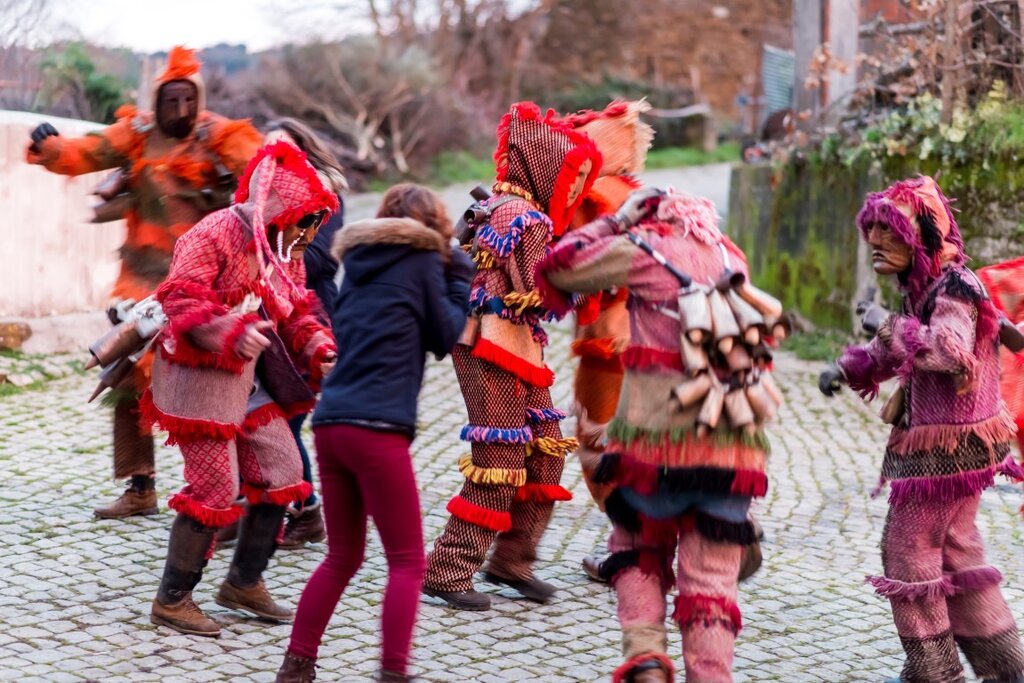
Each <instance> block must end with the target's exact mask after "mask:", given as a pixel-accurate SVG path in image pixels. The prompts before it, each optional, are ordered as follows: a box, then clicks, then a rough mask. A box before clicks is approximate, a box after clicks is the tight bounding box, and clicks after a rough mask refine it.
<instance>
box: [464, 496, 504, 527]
mask: <svg viewBox="0 0 1024 683" xmlns="http://www.w3.org/2000/svg"><path fill="white" fill-rule="evenodd" d="M448 512H450V513H451V514H452V515H454V516H456V517H458V518H459V519H461V520H463V521H464V522H469V523H470V524H476V525H477V526H480V527H483V528H484V529H490V530H491V531H498V532H501V531H508V530H509V529H511V528H512V515H510V514H509V513H507V512H497V511H496V510H489V509H487V508H485V507H480V506H479V505H476V504H475V503H470V502H469V501H468V500H466V499H465V498H463V497H462V496H455V497H454V498H452V499H451V500H450V501H448Z"/></svg>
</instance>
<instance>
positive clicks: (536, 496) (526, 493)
mask: <svg viewBox="0 0 1024 683" xmlns="http://www.w3.org/2000/svg"><path fill="white" fill-rule="evenodd" d="M515 499H516V500H519V501H530V502H533V503H553V502H555V501H564V500H572V494H571V493H569V491H567V490H566V489H565V488H563V487H561V486H559V485H558V484H524V485H523V486H520V487H519V488H518V489H516V497H515Z"/></svg>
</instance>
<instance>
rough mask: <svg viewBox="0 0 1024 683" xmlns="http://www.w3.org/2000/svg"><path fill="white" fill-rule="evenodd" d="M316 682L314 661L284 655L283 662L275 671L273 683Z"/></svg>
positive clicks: (289, 654)
mask: <svg viewBox="0 0 1024 683" xmlns="http://www.w3.org/2000/svg"><path fill="white" fill-rule="evenodd" d="M315 680H316V660H315V659H312V658H310V657H300V656H298V655H293V654H292V653H291V652H285V653H284V661H283V662H282V663H281V668H280V669H278V670H277V678H275V679H274V683H313V681H315Z"/></svg>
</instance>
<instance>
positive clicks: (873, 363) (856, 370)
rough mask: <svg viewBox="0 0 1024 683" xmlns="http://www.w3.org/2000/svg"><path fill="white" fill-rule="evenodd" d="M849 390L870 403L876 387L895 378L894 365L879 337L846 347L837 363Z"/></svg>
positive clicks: (875, 393) (876, 390) (890, 355)
mask: <svg viewBox="0 0 1024 683" xmlns="http://www.w3.org/2000/svg"><path fill="white" fill-rule="evenodd" d="M837 364H838V365H839V368H840V369H841V370H842V371H843V374H844V375H845V376H846V381H847V383H848V384H849V385H850V388H851V389H853V390H854V391H856V392H857V393H858V394H860V396H861V398H864V399H865V400H868V401H871V400H873V399H874V398H875V397H876V396H878V389H879V387H878V385H879V384H881V383H882V382H884V381H886V380H888V379H892V378H893V377H895V376H896V363H895V361H894V358H893V356H892V354H891V353H890V352H889V349H888V345H887V344H886V343H885V342H884V341H883V340H882V339H881V338H879V337H877V336H876V337H875V338H874V339H872V340H871V342H870V343H868V344H864V345H861V346H848V347H846V349H844V350H843V355H842V356H840V357H839V360H838V361H837Z"/></svg>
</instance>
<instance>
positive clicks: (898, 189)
mask: <svg viewBox="0 0 1024 683" xmlns="http://www.w3.org/2000/svg"><path fill="white" fill-rule="evenodd" d="M876 223H882V224H884V225H886V226H888V228H889V229H890V230H891V231H892V232H893V234H894V235H896V236H897V237H898V238H899V239H900V240H902V241H903V242H904V243H905V244H907V245H908V246H910V248H911V251H912V252H913V260H912V262H911V265H910V268H909V269H908V270H907V271H906V272H904V273H902V274H901V275H900V276H899V280H900V284H901V286H902V287H903V288H904V289H905V290H907V291H908V292H909V293H910V294H911V295H912V296H915V297H916V296H917V295H919V294H920V293H922V292H923V291H924V290H925V289H927V287H928V285H929V284H931V283H932V282H933V281H934V280H935V278H937V277H938V276H939V275H940V274H941V273H942V267H943V266H944V265H945V264H947V263H957V264H961V263H964V262H965V261H966V260H967V256H966V255H965V254H964V242H963V238H962V237H961V236H960V229H959V228H958V227H957V224H956V220H954V219H953V212H952V211H951V210H950V208H949V200H948V199H946V197H945V195H943V194H942V190H940V189H939V186H938V184H937V183H936V182H935V180H933V179H932V178H930V177H928V176H918V177H917V178H909V179H907V180H901V181H899V182H896V183H893V184H892V185H890V186H889V187H888V188H886V189H885V190H884V191H882V192H871V193H869V194H868V196H867V198H866V199H865V200H864V206H863V207H862V208H861V210H860V213H858V214H857V227H858V228H859V229H860V232H861V236H862V237H863V238H864V239H865V240H866V239H867V235H868V231H869V230H870V229H871V226H872V225H874V224H876Z"/></svg>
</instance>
